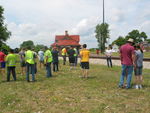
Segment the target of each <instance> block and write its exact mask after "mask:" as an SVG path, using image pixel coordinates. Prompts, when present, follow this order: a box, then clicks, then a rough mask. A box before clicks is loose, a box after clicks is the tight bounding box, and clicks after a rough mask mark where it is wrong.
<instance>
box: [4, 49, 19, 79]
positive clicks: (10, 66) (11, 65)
mask: <svg viewBox="0 0 150 113" xmlns="http://www.w3.org/2000/svg"><path fill="white" fill-rule="evenodd" d="M16 62H17V57H16V55H15V54H14V50H13V49H11V50H10V53H9V54H8V55H7V56H6V64H7V82H9V81H10V74H11V73H12V76H13V79H14V81H16V70H15V68H16Z"/></svg>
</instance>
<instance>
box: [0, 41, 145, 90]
mask: <svg viewBox="0 0 150 113" xmlns="http://www.w3.org/2000/svg"><path fill="white" fill-rule="evenodd" d="M86 48H87V45H86V44H84V45H83V46H82V48H81V49H80V50H78V49H77V48H75V47H72V46H71V47H69V48H65V47H64V48H62V50H61V51H59V50H58V48H57V47H53V48H52V50H50V49H49V48H47V47H45V48H43V49H41V50H40V51H39V52H38V53H36V52H35V51H34V49H32V48H31V47H28V48H26V49H25V48H22V49H21V51H20V52H19V53H18V54H19V56H20V66H21V74H22V75H26V80H27V81H28V82H30V79H29V78H30V77H29V76H30V74H31V75H32V80H31V81H35V74H36V73H37V70H38V69H37V64H38V65H39V68H44V67H45V69H46V77H48V78H49V77H52V76H53V75H52V70H53V72H57V71H59V58H58V57H59V55H60V54H59V53H61V56H62V58H63V65H66V57H68V59H69V65H70V70H72V69H74V68H76V66H77V64H78V56H80V66H81V68H82V77H84V78H88V72H89V56H90V51H89V50H88V49H86ZM111 49H112V48H110V47H109V48H108V49H107V50H106V52H105V55H106V59H107V65H108V67H112V60H111V56H112V51H111ZM36 58H38V59H39V62H37V60H36ZM120 59H121V65H122V72H121V76H120V82H119V87H120V88H126V89H129V88H131V79H132V73H133V71H134V73H135V78H136V82H135V88H136V89H140V88H142V81H143V77H142V70H143V51H142V49H141V47H140V45H135V44H134V41H133V39H129V40H128V41H127V43H126V44H124V45H122V46H121V47H120ZM16 62H17V56H16V54H15V53H14V50H13V49H11V50H10V53H9V54H8V55H5V54H4V53H3V52H2V51H0V74H1V75H2V76H3V77H4V74H5V65H6V67H7V81H10V74H11V73H12V76H13V79H14V80H15V81H16V79H17V78H16V71H15V68H16ZM125 78H126V83H125V82H124V79H125Z"/></svg>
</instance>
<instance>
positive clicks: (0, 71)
mask: <svg viewBox="0 0 150 113" xmlns="http://www.w3.org/2000/svg"><path fill="white" fill-rule="evenodd" d="M86 47H87V45H86V44H84V45H83V48H82V49H81V50H80V52H79V50H77V48H75V47H72V46H71V47H70V48H68V49H67V48H63V49H62V50H61V55H62V57H63V65H66V57H67V56H68V58H69V65H70V70H72V69H73V68H75V67H76V66H77V63H78V56H81V67H82V69H83V77H85V78H87V77H88V73H87V72H88V71H87V70H88V69H89V54H90V52H89V50H88V49H86ZM59 53H60V51H59V50H58V48H57V47H53V48H52V50H50V49H49V48H47V47H45V48H43V49H41V50H40V51H38V52H37V53H36V52H35V50H34V49H33V48H31V47H27V48H22V49H21V51H20V52H19V53H18V55H17V54H16V53H14V50H13V49H10V51H9V54H8V55H6V54H4V52H2V51H0V75H2V77H3V79H4V77H5V67H6V70H7V74H6V75H7V82H9V81H10V75H11V74H12V77H13V79H14V81H16V80H17V77H16V67H17V66H18V65H16V64H17V62H18V57H20V67H21V69H20V72H21V75H26V81H27V82H30V81H32V82H34V81H36V79H35V75H36V73H37V70H40V69H42V68H44V67H45V69H46V77H48V78H49V77H52V76H53V75H52V70H53V72H57V71H59ZM37 58H38V60H37ZM37 65H38V66H37ZM37 67H39V69H37ZM85 70H86V71H85ZM30 75H32V80H30Z"/></svg>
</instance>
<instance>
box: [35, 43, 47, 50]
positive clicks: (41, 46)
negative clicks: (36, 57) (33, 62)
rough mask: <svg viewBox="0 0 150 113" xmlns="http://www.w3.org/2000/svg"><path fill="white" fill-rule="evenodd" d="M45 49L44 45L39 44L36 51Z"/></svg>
mask: <svg viewBox="0 0 150 113" xmlns="http://www.w3.org/2000/svg"><path fill="white" fill-rule="evenodd" d="M44 48H45V46H44V45H42V44H40V45H39V44H37V45H36V46H35V51H37V52H38V51H39V50H40V49H44Z"/></svg>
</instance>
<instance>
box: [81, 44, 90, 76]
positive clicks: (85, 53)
mask: <svg viewBox="0 0 150 113" xmlns="http://www.w3.org/2000/svg"><path fill="white" fill-rule="evenodd" d="M86 47H87V45H86V44H83V49H82V50H81V51H80V57H81V68H82V74H83V77H84V78H88V72H89V56H90V51H89V50H88V49H86Z"/></svg>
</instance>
